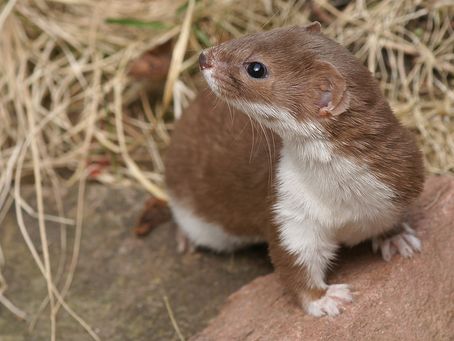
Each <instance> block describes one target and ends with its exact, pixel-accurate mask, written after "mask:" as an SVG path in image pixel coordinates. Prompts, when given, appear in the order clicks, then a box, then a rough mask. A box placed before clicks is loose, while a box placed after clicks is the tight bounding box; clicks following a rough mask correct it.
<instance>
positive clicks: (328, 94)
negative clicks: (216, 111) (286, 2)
mask: <svg viewBox="0 0 454 341" xmlns="http://www.w3.org/2000/svg"><path fill="white" fill-rule="evenodd" d="M339 48H340V47H339V46H338V45H337V44H336V43H334V42H333V41H331V40H329V39H328V38H326V37H324V36H323V35H322V34H321V33H320V24H319V23H318V22H314V23H312V24H310V25H308V26H306V27H291V28H279V29H275V30H272V31H268V32H262V33H257V34H251V35H248V36H245V37H243V38H240V39H235V40H231V41H228V42H225V43H223V44H221V45H218V46H215V47H212V48H210V49H207V50H205V51H203V52H202V53H201V54H200V57H199V64H200V69H201V70H202V73H203V75H204V77H205V79H206V81H207V83H208V85H209V86H210V88H211V90H212V91H213V92H214V93H215V94H216V95H217V96H219V97H220V98H221V99H223V100H225V101H226V102H228V103H230V104H232V105H234V106H235V107H237V108H239V109H240V110H242V111H244V112H245V113H246V114H248V115H250V116H251V117H253V118H254V119H256V120H257V121H259V122H261V123H263V124H265V125H266V126H268V127H270V128H271V129H274V130H275V131H276V132H277V133H279V134H281V135H282V134H288V133H290V132H296V133H297V134H305V135H313V134H316V133H318V132H319V131H318V130H319V129H318V128H317V129H316V127H318V126H319V124H318V123H319V122H320V120H323V119H330V118H333V117H335V116H337V115H340V114H341V113H343V112H344V111H346V110H347V109H348V105H349V94H348V91H347V84H346V81H345V79H344V77H343V76H342V74H341V73H340V72H339V70H338V69H337V68H336V66H334V65H333V63H330V62H328V61H326V60H332V58H333V53H334V54H335V52H336V50H337V49H339ZM334 58H335V56H334Z"/></svg>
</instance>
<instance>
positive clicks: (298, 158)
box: [282, 137, 333, 163]
mask: <svg viewBox="0 0 454 341" xmlns="http://www.w3.org/2000/svg"><path fill="white" fill-rule="evenodd" d="M282 140H283V146H282V153H285V154H286V155H287V156H288V157H290V158H291V159H292V160H293V161H294V162H296V163H314V162H315V163H329V162H331V161H332V159H333V148H332V144H331V143H330V142H329V141H328V140H326V139H322V138H309V137H290V138H289V137H285V138H284V137H283V139H282Z"/></svg>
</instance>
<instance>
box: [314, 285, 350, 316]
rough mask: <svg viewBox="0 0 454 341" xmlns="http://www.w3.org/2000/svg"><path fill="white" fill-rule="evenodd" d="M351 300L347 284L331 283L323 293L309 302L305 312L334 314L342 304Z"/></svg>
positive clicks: (320, 314)
mask: <svg viewBox="0 0 454 341" xmlns="http://www.w3.org/2000/svg"><path fill="white" fill-rule="evenodd" d="M352 300H353V298H352V294H351V293H350V289H349V287H348V285H347V284H332V285H330V286H328V290H326V293H325V295H323V296H322V297H321V298H319V299H318V300H315V301H311V302H309V304H307V306H306V312H307V313H308V314H309V315H312V316H318V317H319V316H324V315H328V316H336V315H339V314H340V313H341V312H342V310H343V309H344V307H343V305H344V304H345V303H349V302H351V301H352Z"/></svg>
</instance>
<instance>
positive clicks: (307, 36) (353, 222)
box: [165, 22, 424, 316]
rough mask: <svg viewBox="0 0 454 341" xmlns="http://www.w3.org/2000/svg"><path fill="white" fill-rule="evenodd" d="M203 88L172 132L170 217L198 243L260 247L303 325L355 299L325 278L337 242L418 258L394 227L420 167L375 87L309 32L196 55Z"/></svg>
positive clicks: (416, 244)
mask: <svg viewBox="0 0 454 341" xmlns="http://www.w3.org/2000/svg"><path fill="white" fill-rule="evenodd" d="M199 64H200V69H201V72H202V73H203V76H204V78H205V80H206V82H207V83H208V85H209V88H210V89H211V91H205V92H203V93H202V94H201V95H200V96H199V97H198V99H197V100H196V101H195V102H194V103H193V104H192V105H191V106H190V107H189V108H188V109H187V111H186V112H185V114H184V115H183V116H182V118H181V119H180V120H179V121H178V122H177V123H176V126H175V130H174V132H173V137H172V142H171V145H170V147H169V149H168V152H167V155H166V161H165V165H166V182H167V186H168V192H169V196H170V201H169V204H170V208H171V211H172V214H173V216H174V218H175V220H176V222H177V224H178V226H179V229H180V231H181V233H182V235H184V236H185V238H186V240H189V241H190V242H191V243H192V244H193V245H195V246H201V247H206V248H210V249H213V250H216V251H233V250H235V249H237V248H239V247H243V246H245V245H249V244H252V243H256V242H260V241H266V242H267V243H268V246H269V254H270V257H271V260H272V263H273V265H274V267H275V269H276V271H277V273H278V274H279V277H280V279H281V280H282V283H283V285H284V287H285V288H286V289H287V290H288V291H289V292H290V293H291V294H292V295H293V296H294V297H295V299H296V300H297V302H298V303H299V304H300V306H301V307H302V308H303V309H304V310H305V311H306V312H307V313H308V314H310V315H314V316H322V315H330V316H334V315H337V314H339V313H340V312H341V311H342V310H343V309H344V308H345V304H346V303H348V302H350V301H351V300H352V295H351V292H350V289H349V286H348V285H347V284H328V283H327V282H326V279H325V273H326V271H327V268H328V267H329V265H330V262H331V261H332V260H333V259H334V258H335V255H336V250H337V249H338V248H339V246H340V245H347V246H353V245H355V244H358V243H360V242H362V241H365V240H368V239H372V241H373V247H374V249H375V250H378V249H380V250H381V253H382V256H383V258H385V260H389V259H391V257H392V256H393V255H394V254H395V253H399V254H401V255H402V256H404V257H410V256H412V255H413V253H414V252H415V251H419V250H420V248H421V242H420V241H419V239H418V237H417V236H416V233H415V231H414V230H412V229H411V227H410V226H408V225H407V224H406V222H405V214H406V212H407V210H408V207H409V205H410V204H411V203H412V202H413V201H414V200H415V199H416V198H417V196H418V195H419V193H420V192H421V191H422V188H423V182H424V167H423V162H422V156H421V152H420V151H419V150H418V148H417V146H416V143H415V140H414V138H413V137H412V135H411V133H410V132H409V131H407V130H406V129H405V128H404V127H403V126H402V125H401V124H400V123H399V121H398V120H397V118H396V117H395V116H394V114H393V112H392V110H391V108H390V106H389V104H388V103H387V101H386V99H385V98H384V95H383V94H382V92H381V91H380V88H379V85H378V82H377V81H376V80H375V79H374V78H373V76H372V75H371V73H370V72H369V71H368V70H367V69H366V68H365V67H364V66H363V65H362V63H361V62H360V61H359V60H358V59H357V58H356V57H354V56H353V55H352V54H351V53H350V52H349V51H348V50H347V49H345V48H344V47H342V46H340V45H339V44H338V43H336V42H335V41H333V40H331V39H329V38H328V37H326V36H325V35H323V34H322V33H321V32H320V24H319V23H318V22H314V23H312V24H310V25H308V26H306V27H290V28H278V29H274V30H271V31H268V32H262V33H257V34H251V35H247V36H245V37H242V38H240V39H235V40H231V41H228V42H225V43H222V44H220V45H218V46H215V47H212V48H209V49H207V50H205V51H203V52H202V53H201V54H200V58H199Z"/></svg>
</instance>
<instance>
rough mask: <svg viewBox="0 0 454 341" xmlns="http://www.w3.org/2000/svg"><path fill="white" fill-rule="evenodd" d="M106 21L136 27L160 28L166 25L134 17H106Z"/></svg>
mask: <svg viewBox="0 0 454 341" xmlns="http://www.w3.org/2000/svg"><path fill="white" fill-rule="evenodd" d="M106 23H107V24H113V25H123V26H129V27H136V28H148V29H152V30H162V29H165V28H167V27H168V26H167V25H166V24H164V23H163V22H162V21H143V20H139V19H134V18H107V19H106Z"/></svg>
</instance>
